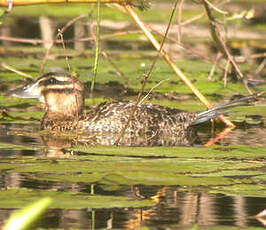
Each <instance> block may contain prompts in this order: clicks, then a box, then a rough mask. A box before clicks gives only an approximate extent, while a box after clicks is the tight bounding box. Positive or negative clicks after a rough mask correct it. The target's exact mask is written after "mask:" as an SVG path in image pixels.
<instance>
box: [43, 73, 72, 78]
mask: <svg viewBox="0 0 266 230" xmlns="http://www.w3.org/2000/svg"><path fill="white" fill-rule="evenodd" d="M47 77H67V78H71V75H70V74H67V73H57V72H49V73H46V74H44V75H42V76H40V77H39V78H38V80H41V79H42V78H47Z"/></svg>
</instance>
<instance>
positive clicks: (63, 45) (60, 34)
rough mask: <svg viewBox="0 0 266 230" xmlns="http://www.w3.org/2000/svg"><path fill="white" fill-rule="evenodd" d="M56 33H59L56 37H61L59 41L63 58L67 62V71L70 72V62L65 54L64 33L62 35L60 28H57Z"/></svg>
mask: <svg viewBox="0 0 266 230" xmlns="http://www.w3.org/2000/svg"><path fill="white" fill-rule="evenodd" d="M58 35H59V36H58V37H59V38H60V39H61V42H62V47H63V50H64V54H65V58H66V64H67V67H68V72H69V73H70V74H71V67H70V64H69V60H68V56H67V53H66V46H65V42H64V35H63V33H62V31H61V30H60V29H58Z"/></svg>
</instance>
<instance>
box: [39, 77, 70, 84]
mask: <svg viewBox="0 0 266 230" xmlns="http://www.w3.org/2000/svg"><path fill="white" fill-rule="evenodd" d="M67 80H68V79H67ZM71 84H73V82H72V81H58V80H56V78H54V77H51V78H49V79H46V80H43V81H42V80H41V81H40V82H39V86H49V85H71Z"/></svg>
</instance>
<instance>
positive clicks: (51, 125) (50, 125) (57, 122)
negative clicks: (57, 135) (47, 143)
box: [41, 111, 81, 131]
mask: <svg viewBox="0 0 266 230" xmlns="http://www.w3.org/2000/svg"><path fill="white" fill-rule="evenodd" d="M80 117H81V114H80V113H76V114H64V113H62V112H54V111H47V112H46V113H45V114H44V116H43V118H42V121H41V129H48V130H55V131H64V130H65V131H66V130H74V129H76V128H77V124H78V120H79V119H80Z"/></svg>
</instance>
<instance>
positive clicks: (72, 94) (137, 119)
mask: <svg viewBox="0 0 266 230" xmlns="http://www.w3.org/2000/svg"><path fill="white" fill-rule="evenodd" d="M13 95H14V96H18V97H24V98H38V99H39V100H40V101H41V102H43V103H44V104H45V115H44V116H43V118H42V121H41V128H42V129H47V130H56V131H60V132H61V131H71V130H78V131H80V132H82V133H83V134H84V133H86V134H89V135H94V136H95V139H96V143H101V144H113V143H114V141H115V140H116V138H117V136H118V134H119V133H120V131H121V129H122V127H123V126H124V125H125V123H126V121H127V119H128V117H129V114H130V112H131V111H132V109H133V107H134V104H133V103H130V102H113V103H102V104H100V105H98V106H96V107H94V108H90V109H89V110H88V111H87V112H86V113H84V111H83V108H84V87H83V85H82V83H81V82H80V81H79V80H77V79H76V78H74V77H71V76H70V75H67V74H59V73H47V74H45V75H43V76H42V77H40V78H38V79H37V81H36V82H35V83H33V84H31V85H28V86H26V87H23V88H22V89H18V90H16V91H14V92H13ZM216 116H217V113H216V112H215V111H214V112H212V111H210V112H209V111H207V112H203V113H188V112H182V111H180V110H177V109H172V108H167V107H163V106H158V105H152V104H139V105H138V106H137V109H136V112H135V114H134V116H133V118H132V119H131V120H130V123H129V126H128V128H127V129H126V132H125V135H124V137H123V139H122V140H121V142H120V143H121V144H123V145H188V144H191V143H192V142H193V141H194V139H195V138H196V134H195V129H194V128H193V126H194V125H195V124H198V123H202V122H204V121H206V120H209V119H211V118H213V117H216ZM85 139H86V138H85Z"/></svg>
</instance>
